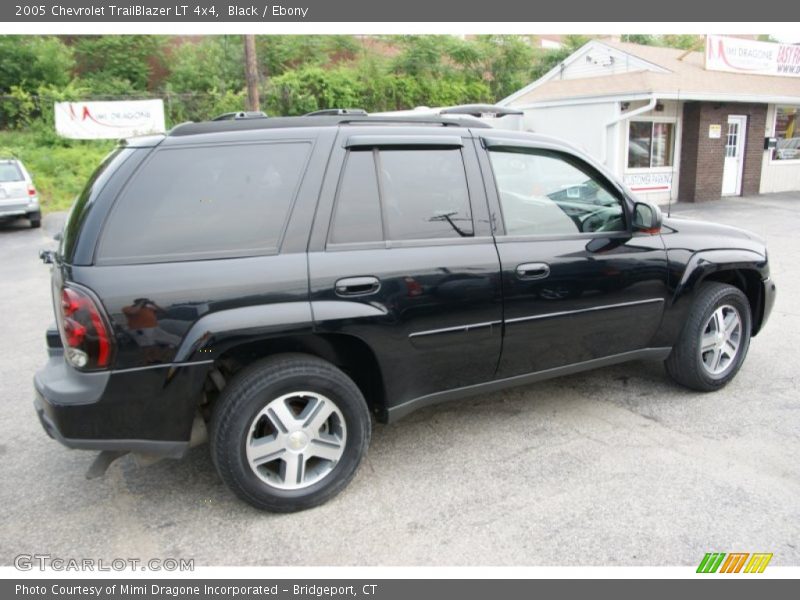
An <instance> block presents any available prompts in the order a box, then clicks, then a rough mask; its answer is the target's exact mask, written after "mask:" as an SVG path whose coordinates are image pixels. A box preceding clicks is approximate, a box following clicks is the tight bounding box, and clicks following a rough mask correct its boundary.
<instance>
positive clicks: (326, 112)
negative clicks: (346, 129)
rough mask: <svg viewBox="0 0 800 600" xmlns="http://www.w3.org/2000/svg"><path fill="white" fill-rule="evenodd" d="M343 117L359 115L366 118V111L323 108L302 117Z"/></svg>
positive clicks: (361, 109) (360, 109)
mask: <svg viewBox="0 0 800 600" xmlns="http://www.w3.org/2000/svg"><path fill="white" fill-rule="evenodd" d="M345 115H359V116H362V117H366V116H367V111H365V110H364V109H363V108H324V109H322V110H315V111H313V112H310V113H306V114H304V115H303V116H304V117H338V116H345Z"/></svg>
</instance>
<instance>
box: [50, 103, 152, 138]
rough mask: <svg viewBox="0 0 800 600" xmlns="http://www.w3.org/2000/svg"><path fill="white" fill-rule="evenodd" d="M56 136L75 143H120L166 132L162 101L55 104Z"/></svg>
mask: <svg viewBox="0 0 800 600" xmlns="http://www.w3.org/2000/svg"><path fill="white" fill-rule="evenodd" d="M55 117H56V132H58V135H60V136H62V137H66V138H71V139H76V140H98V139H119V138H125V137H133V136H136V135H147V134H150V133H163V132H164V102H163V101H162V100H130V101H121V102H56V105H55Z"/></svg>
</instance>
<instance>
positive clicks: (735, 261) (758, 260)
mask: <svg viewBox="0 0 800 600" xmlns="http://www.w3.org/2000/svg"><path fill="white" fill-rule="evenodd" d="M667 254H668V260H669V272H670V288H671V290H672V298H671V301H670V302H669V303H668V305H667V308H666V310H665V311H664V318H663V320H662V322H661V326H660V327H659V330H658V332H657V333H656V335H655V337H654V340H653V342H652V345H654V346H673V345H674V344H675V342H676V341H677V339H678V336H679V335H680V333H681V330H682V329H683V324H684V323H685V321H686V317H687V315H688V312H689V309H690V308H691V306H692V303H693V302H694V299H695V297H696V294H697V290H698V288H699V287H700V285H701V284H702V283H703V282H704V281H706V280H707V279H708V278H709V277H710V276H713V275H714V274H716V273H720V272H724V271H740V272H741V271H755V272H757V273H758V274H759V277H760V279H762V280H764V279H766V278H767V277H769V267H768V263H767V258H766V256H764V255H763V254H761V253H759V252H756V251H754V250H750V249H747V248H723V249H714V250H701V251H698V252H691V251H688V250H675V249H673V250H668V251H667ZM761 304H762V305H763V302H762V303H761ZM762 311H763V306H753V317H754V323H758V322H760V320H761V319H762Z"/></svg>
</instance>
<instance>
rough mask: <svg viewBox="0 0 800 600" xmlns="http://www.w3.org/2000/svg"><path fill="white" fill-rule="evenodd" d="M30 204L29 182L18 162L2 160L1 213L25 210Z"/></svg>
mask: <svg viewBox="0 0 800 600" xmlns="http://www.w3.org/2000/svg"><path fill="white" fill-rule="evenodd" d="M27 204H28V182H27V181H26V180H25V176H24V175H23V174H22V169H20V166H19V163H17V161H16V160H0V212H5V211H8V210H14V209H17V208H18V209H20V210H21V209H24V208H25V207H26V206H27Z"/></svg>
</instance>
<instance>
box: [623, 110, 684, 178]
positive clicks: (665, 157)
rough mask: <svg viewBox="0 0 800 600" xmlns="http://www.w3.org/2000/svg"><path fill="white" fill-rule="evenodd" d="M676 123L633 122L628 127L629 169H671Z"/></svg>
mask: <svg viewBox="0 0 800 600" xmlns="http://www.w3.org/2000/svg"><path fill="white" fill-rule="evenodd" d="M674 151H675V123H663V122H656V121H631V122H630V124H629V127H628V168H629V169H650V168H653V167H671V166H672V160H673V155H674Z"/></svg>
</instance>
